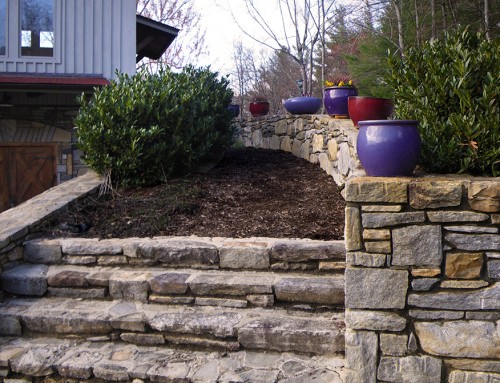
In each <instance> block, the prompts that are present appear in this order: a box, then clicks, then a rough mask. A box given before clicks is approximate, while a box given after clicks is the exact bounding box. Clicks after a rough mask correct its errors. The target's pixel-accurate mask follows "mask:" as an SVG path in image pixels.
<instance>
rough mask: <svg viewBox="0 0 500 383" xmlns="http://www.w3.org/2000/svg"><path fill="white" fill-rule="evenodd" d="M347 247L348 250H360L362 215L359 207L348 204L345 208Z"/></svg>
mask: <svg viewBox="0 0 500 383" xmlns="http://www.w3.org/2000/svg"><path fill="white" fill-rule="evenodd" d="M344 236H345V247H346V250H347V251H354V250H360V249H361V248H362V240H361V217H360V214H359V209H358V208H356V207H350V206H347V207H346V208H345V228H344Z"/></svg>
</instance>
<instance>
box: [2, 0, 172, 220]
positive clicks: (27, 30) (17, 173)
mask: <svg viewBox="0 0 500 383" xmlns="http://www.w3.org/2000/svg"><path fill="white" fill-rule="evenodd" d="M177 32H178V30H177V29H175V28H172V27H170V26H168V25H165V24H161V23H158V22H155V21H153V20H150V19H147V18H145V17H141V16H138V15H136V1H135V0H0V212H1V211H3V210H6V209H8V208H10V207H12V206H15V205H17V204H19V203H21V202H23V201H25V200H26V199H29V198H31V197H33V196H34V195H37V194H39V193H41V192H43V191H44V190H46V189H48V188H50V187H51V186H53V185H56V184H58V183H60V182H63V181H65V180H67V179H70V178H72V177H75V176H77V175H78V174H81V173H82V172H83V171H84V170H85V166H84V164H83V162H82V161H81V152H80V151H79V150H78V149H77V148H76V144H75V143H76V139H75V129H74V126H73V118H74V117H75V116H76V114H77V111H78V103H77V97H78V96H79V95H81V94H82V92H83V93H92V91H93V89H94V87H99V86H104V85H106V84H108V83H109V81H110V80H112V79H113V78H115V76H116V71H120V72H124V73H128V74H133V73H135V70H136V69H135V68H136V62H137V61H139V60H140V59H142V58H143V57H149V58H153V59H156V58H159V57H160V56H161V55H162V54H163V52H164V51H165V50H166V49H167V47H168V46H169V45H170V43H171V42H172V41H173V39H174V38H175V37H176V35H177Z"/></svg>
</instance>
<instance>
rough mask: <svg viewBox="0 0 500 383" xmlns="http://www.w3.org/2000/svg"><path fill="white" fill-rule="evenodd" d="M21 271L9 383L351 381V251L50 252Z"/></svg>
mask: <svg viewBox="0 0 500 383" xmlns="http://www.w3.org/2000/svg"><path fill="white" fill-rule="evenodd" d="M24 261H25V263H22V264H19V265H17V266H15V267H13V268H11V269H9V270H6V271H4V272H3V273H2V274H1V276H0V279H1V282H2V288H3V291H4V295H5V297H4V302H3V303H0V335H1V336H0V379H1V378H3V379H4V381H5V382H18V381H20V382H25V381H28V382H31V381H37V382H38V381H44V380H43V379H48V377H50V381H52V382H58V381H61V382H63V381H64V382H66V381H72V380H68V379H76V380H75V382H76V381H82V380H83V381H88V382H94V381H95V382H98V381H99V382H102V381H134V380H135V382H136V383H138V382H141V381H148V382H149V381H151V382H255V383H260V382H262V383H266V382H286V383H292V382H325V383H326V382H328V383H341V382H342V383H343V382H344V381H345V380H344V375H345V372H344V367H343V365H344V360H343V353H344V327H345V326H344V312H343V302H344V277H343V271H344V266H345V250H344V243H343V242H342V241H327V242H323V241H312V240H284V239H269V238H253V239H227V238H198V237H157V238H146V239H141V238H129V239H121V240H118V239H113V240H100V241H99V240H95V239H77V238H64V239H41V240H33V241H29V242H26V243H25V244H24ZM16 379H21V380H16Z"/></svg>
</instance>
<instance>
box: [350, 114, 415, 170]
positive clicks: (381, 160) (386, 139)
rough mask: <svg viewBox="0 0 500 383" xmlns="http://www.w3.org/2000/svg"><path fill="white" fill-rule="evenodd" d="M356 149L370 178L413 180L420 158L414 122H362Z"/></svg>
mask: <svg viewBox="0 0 500 383" xmlns="http://www.w3.org/2000/svg"><path fill="white" fill-rule="evenodd" d="M358 124H359V132H358V140H357V143H356V148H357V151H358V157H359V160H360V161H361V165H363V168H364V169H365V171H366V174H367V175H368V176H376V177H395V176H411V175H412V174H413V171H414V170H415V167H416V166H417V161H418V157H419V155H420V146H421V141H420V133H419V131H418V124H419V122H418V121H415V120H367V121H359V123H358Z"/></svg>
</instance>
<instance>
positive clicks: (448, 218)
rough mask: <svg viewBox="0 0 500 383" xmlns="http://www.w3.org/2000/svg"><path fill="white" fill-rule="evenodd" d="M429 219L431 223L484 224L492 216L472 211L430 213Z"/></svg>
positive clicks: (428, 214)
mask: <svg viewBox="0 0 500 383" xmlns="http://www.w3.org/2000/svg"><path fill="white" fill-rule="evenodd" d="M427 217H428V218H429V221H431V222H482V221H486V220H487V219H488V218H490V216H489V215H488V214H484V213H474V212H472V211H428V212H427Z"/></svg>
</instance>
